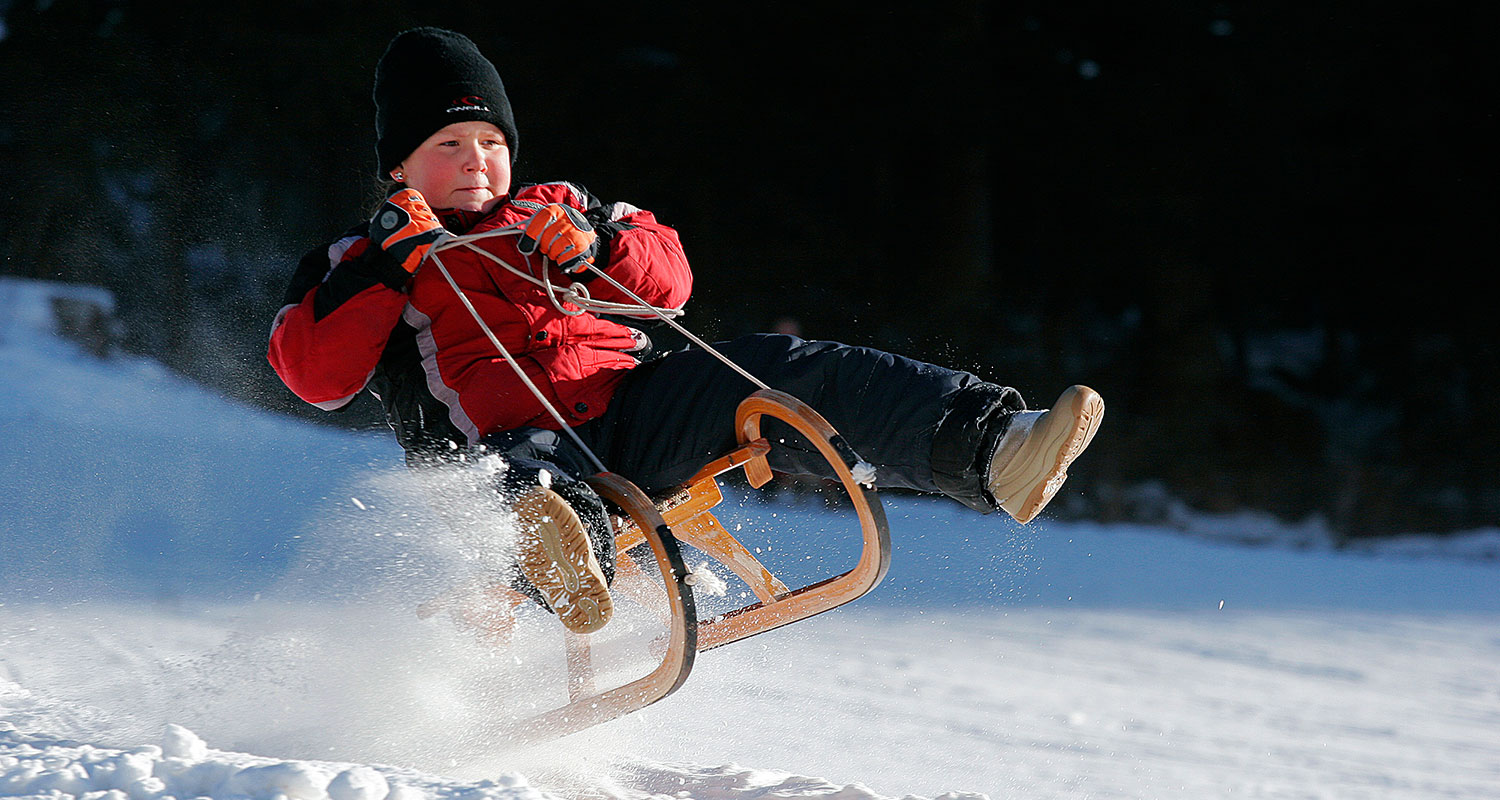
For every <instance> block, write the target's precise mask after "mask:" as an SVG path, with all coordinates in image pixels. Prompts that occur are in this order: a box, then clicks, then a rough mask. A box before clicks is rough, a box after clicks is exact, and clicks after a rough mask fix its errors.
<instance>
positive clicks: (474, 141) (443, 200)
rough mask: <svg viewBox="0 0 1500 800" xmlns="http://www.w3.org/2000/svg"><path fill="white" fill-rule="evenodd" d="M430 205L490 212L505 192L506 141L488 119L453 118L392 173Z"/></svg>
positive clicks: (507, 186) (507, 176)
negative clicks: (468, 119)
mask: <svg viewBox="0 0 1500 800" xmlns="http://www.w3.org/2000/svg"><path fill="white" fill-rule="evenodd" d="M391 174H392V177H394V176H395V175H397V174H401V175H402V176H403V178H404V180H403V181H402V182H403V183H405V184H406V185H407V186H409V187H411V188H413V189H416V190H417V191H419V192H421V193H422V197H423V198H425V199H426V200H427V205H429V206H431V207H433V208H456V209H462V210H464V211H489V210H490V208H491V207H493V206H494V205H495V203H496V202H498V201H499V200H500V198H502V197H505V196H506V195H507V194H509V193H510V145H509V143H507V142H506V141H505V134H504V133H502V132H501V131H500V129H499V128H497V127H495V126H494V125H492V124H490V123H488V122H478V121H472V122H455V123H453V124H452V125H449V126H447V127H445V128H443V129H442V130H440V131H438V132H437V133H434V134H433V135H431V136H429V137H427V140H426V141H424V142H422V143H421V144H419V145H417V149H415V150H413V151H412V152H411V155H409V156H407V157H406V160H404V161H402V162H401V165H400V166H398V167H396V169H394V170H392V171H391Z"/></svg>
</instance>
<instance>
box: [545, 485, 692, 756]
mask: <svg viewBox="0 0 1500 800" xmlns="http://www.w3.org/2000/svg"><path fill="white" fill-rule="evenodd" d="M587 483H588V484H589V486H591V487H593V489H594V491H596V492H598V493H599V496H600V497H602V498H604V499H605V500H606V501H608V502H610V503H613V504H614V505H615V506H617V507H618V508H619V509H621V510H622V511H624V512H625V513H626V514H629V515H630V518H631V519H633V520H636V521H637V524H638V525H639V526H640V528H638V531H640V530H644V531H649V533H644V534H643V536H642V539H643V540H644V541H647V542H650V544H651V551H652V553H653V554H654V555H655V557H656V563H657V566H658V567H659V568H660V569H661V574H662V578H663V586H664V593H665V596H666V601H667V605H668V608H669V609H670V613H669V614H667V615H666V616H667V618H668V620H669V625H670V633H669V635H668V641H667V644H666V649H665V652H664V654H663V656H662V661H661V663H660V664H658V665H657V666H656V668H655V669H653V670H652V671H651V672H650V673H648V674H646V675H644V676H642V677H640V678H637V679H636V680H634V681H631V682H630V683H627V684H625V685H623V686H618V687H616V688H614V689H610V690H607V691H605V692H600V693H595V692H594V690H593V670H592V667H591V665H590V663H589V649H588V637H587V636H583V635H578V634H571V633H569V634H566V646H567V650H568V670H569V680H568V694H569V702H568V704H567V705H564V706H561V707H559V708H556V709H553V710H551V711H548V712H546V713H544V714H540V715H538V716H535V717H532V718H530V719H528V720H526V721H525V722H523V723H522V724H521V725H520V726H519V728H518V729H517V731H516V734H517V736H518V737H519V738H521V739H525V740H540V739H550V738H555V737H559V736H566V735H568V734H570V733H574V732H577V731H581V730H583V729H584V728H587V727H590V726H593V725H597V724H599V723H601V722H607V721H609V720H611V719H614V718H616V717H619V716H623V715H625V714H628V713H630V712H632V711H635V710H637V709H640V708H644V707H646V706H648V705H651V704H652V703H654V702H656V701H657V700H660V699H662V698H663V697H666V696H667V695H669V694H671V693H672V692H674V691H677V689H678V687H680V686H682V684H683V682H684V681H686V680H687V676H688V673H689V672H691V671H692V669H693V656H694V654H695V653H696V652H697V649H698V647H697V619H698V617H697V611H696V607H695V605H694V603H693V593H692V592H691V591H689V590H688V575H689V573H688V569H687V566H686V564H685V563H684V561H683V560H682V551H681V549H680V548H679V547H678V546H677V540H676V539H674V538H673V537H672V533H671V531H670V530H669V529H668V528H667V523H666V522H665V521H664V520H663V519H662V517H661V514H660V512H658V511H657V510H656V506H655V504H653V503H652V502H651V500H650V499H649V498H647V497H646V495H645V493H643V492H642V491H641V490H640V489H639V488H637V487H636V485H635V484H633V483H631V482H630V481H627V480H625V479H624V478H622V477H620V476H619V475H615V474H614V473H610V472H601V473H599V474H598V475H595V476H593V477H591V478H588V479H587Z"/></svg>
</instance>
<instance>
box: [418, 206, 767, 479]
mask: <svg viewBox="0 0 1500 800" xmlns="http://www.w3.org/2000/svg"><path fill="white" fill-rule="evenodd" d="M522 225H523V223H515V224H512V225H507V226H505V227H502V228H496V229H495V230H492V231H485V232H484V233H476V234H468V235H464V236H450V237H447V238H446V239H444V240H443V241H441V242H439V243H438V244H436V245H434V246H433V248H432V249H431V250H430V251H428V253H427V259H428V260H430V261H432V263H433V264H435V265H436V266H437V268H438V272H440V273H442V275H443V278H444V279H445V280H447V281H448V285H449V286H450V287H452V288H453V292H454V294H456V295H458V299H459V301H460V302H461V303H463V306H464V308H466V309H468V311H469V316H471V317H473V318H474V322H475V323H476V324H478V325H479V329H480V330H481V331H483V332H484V335H485V336H486V337H487V338H488V339H489V340H490V344H492V345H494V347H495V350H496V351H498V352H499V353H500V356H501V357H502V358H504V359H505V363H507V364H509V365H510V368H511V369H512V370H513V371H514V372H515V373H516V376H517V377H519V378H520V379H521V382H522V383H523V384H525V385H526V388H527V389H528V390H530V392H531V394H532V396H534V397H535V398H536V399H537V402H539V403H541V404H542V407H543V408H545V409H546V410H547V413H548V414H550V415H551V416H552V418H553V419H554V420H556V421H557V424H558V425H559V426H561V428H562V430H563V431H564V432H565V433H566V434H567V435H568V437H569V438H571V439H572V440H573V443H574V444H576V445H578V448H579V449H580V450H582V451H583V452H584V454H585V455H587V456H588V458H589V461H591V462H593V464H594V466H595V467H596V468H597V469H598V470H599V471H600V472H608V471H609V470H608V469H607V468H606V467H605V466H604V462H603V461H601V460H600V459H599V457H598V456H597V455H595V454H594V451H593V450H591V449H589V446H588V445H586V444H584V443H583V439H582V438H580V437H579V435H578V433H577V432H576V431H574V430H573V427H572V426H571V425H569V424H568V422H567V420H565V419H563V416H562V414H561V413H559V412H558V410H557V407H556V406H554V405H552V401H550V400H548V399H547V397H546V395H544V394H543V393H542V390H541V389H540V388H539V387H538V386H537V385H536V384H535V383H534V382H532V380H531V378H530V376H528V375H527V374H526V370H525V369H523V368H522V367H521V364H520V362H518V361H516V359H515V357H514V356H512V355H511V354H510V351H509V350H506V349H505V345H503V344H501V343H500V337H498V336H496V335H495V332H494V331H493V330H491V329H490V326H489V325H488V324H487V323H485V321H484V318H483V317H481V316H480V315H479V311H478V309H476V308H474V304H473V303H472V302H470V301H469V296H468V295H466V294H464V290H463V289H462V288H460V287H459V285H458V281H455V280H454V279H453V275H452V274H450V273H449V272H448V268H447V266H445V265H444V264H443V260H442V258H440V257H439V256H438V252H439V251H441V250H448V249H451V248H455V247H464V248H467V249H469V250H472V251H474V252H476V253H479V254H480V255H482V256H484V257H486V258H488V259H490V260H491V261H493V262H495V263H496V264H498V265H500V266H501V267H502V268H504V269H505V270H507V271H509V272H511V273H514V274H515V275H517V276H519V277H520V278H522V279H524V280H526V281H527V282H529V283H532V284H534V285H536V286H539V287H541V288H542V290H543V291H545V292H546V294H547V297H548V299H549V300H551V302H552V306H553V307H554V308H556V309H557V310H558V311H559V312H561V313H563V314H566V315H568V316H570V317H572V316H579V315H581V314H584V313H590V312H591V313H595V314H613V315H618V316H627V317H631V318H634V319H650V318H652V317H655V318H657V319H659V320H661V321H662V322H665V323H667V324H668V325H670V326H672V328H674V329H676V330H677V332H678V333H681V334H682V335H683V336H685V337H687V339H688V340H689V341H691V342H692V343H693V344H696V345H697V346H699V347H701V348H703V349H704V350H705V351H707V352H708V353H711V354H712V355H713V356H714V357H715V358H717V359H719V360H720V361H722V362H724V364H725V365H726V366H728V367H729V368H730V369H732V370H734V371H735V372H737V373H739V374H740V375H741V376H742V377H744V378H745V379H746V380H748V381H750V382H751V383H753V384H755V385H756V386H758V387H760V388H762V389H770V388H771V387H770V386H769V385H767V384H766V383H765V382H764V381H762V380H761V379H759V378H757V377H755V376H754V375H751V374H750V373H749V372H748V371H746V370H745V369H744V368H743V367H741V366H740V365H739V364H736V363H734V362H733V361H731V360H730V359H729V357H728V356H726V355H724V354H723V353H720V352H719V351H718V350H716V349H714V348H713V347H712V346H711V345H709V344H708V343H707V342H705V341H703V340H702V339H700V338H698V336H696V335H694V334H693V332H692V331H689V330H688V329H687V328H684V327H683V326H682V325H681V324H679V323H678V322H677V321H676V319H675V318H676V317H680V316H682V315H683V314H684V313H686V312H684V311H683V310H682V309H680V308H659V307H657V306H653V305H651V304H650V303H648V302H646V301H645V300H643V299H641V296H640V295H638V294H636V293H635V292H632V291H631V290H630V289H629V288H627V287H626V286H625V285H624V284H622V283H620V282H619V281H617V280H615V279H614V278H612V277H610V276H609V275H606V274H605V272H604V270H603V269H601V268H599V267H597V266H594V265H593V264H589V263H587V262H585V266H586V267H587V268H588V270H589V271H590V272H592V273H594V274H595V275H597V276H598V277H601V278H603V279H604V280H605V281H608V282H609V283H610V284H611V285H613V286H614V287H615V288H616V289H618V290H620V291H621V292H622V293H624V294H625V296H626V297H629V298H630V299H631V300H633V301H634V303H612V302H609V301H606V300H595V299H593V298H592V297H590V296H589V293H588V288H587V287H585V286H584V285H583V284H581V283H575V284H572V285H570V286H568V287H567V288H563V287H560V286H556V285H554V284H553V283H552V280H551V277H550V275H549V274H548V270H547V269H546V267H545V265H544V266H543V268H542V276H543V277H542V278H537V277H536V276H535V275H533V274H531V272H530V271H528V270H522V269H520V268H518V267H516V266H513V265H511V264H509V263H507V262H506V261H505V260H504V259H502V258H500V257H499V256H497V255H495V254H494V253H491V252H489V251H488V250H485V249H483V248H480V247H478V246H477V245H475V244H474V243H475V242H476V241H478V240H480V239H485V238H489V237H491V236H519V235H520V233H521V227H522ZM527 266H528V267H529V266H531V260H530V258H529V257H528V258H527ZM564 304H571V305H572V306H574V307H575V309H576V310H572V311H570V310H568V309H567V308H565V307H564Z"/></svg>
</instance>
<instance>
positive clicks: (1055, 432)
mask: <svg viewBox="0 0 1500 800" xmlns="http://www.w3.org/2000/svg"><path fill="white" fill-rule="evenodd" d="M1103 418H1104V400H1103V399H1102V398H1101V397H1099V393H1098V392H1096V391H1094V390H1093V389H1090V388H1089V387H1087V386H1072V387H1069V388H1068V389H1067V390H1066V391H1064V392H1063V393H1062V396H1061V397H1059V398H1057V404H1056V405H1054V406H1053V407H1052V409H1051V410H1049V411H1021V412H1018V413H1016V414H1013V415H1011V417H1010V421H1009V423H1008V424H1007V426H1006V428H1005V433H1004V434H1003V435H1001V437H1000V444H999V446H997V447H996V448H995V455H994V456H993V457H992V458H991V459H990V472H989V490H990V494H991V495H992V496H994V498H995V502H997V503H999V504H1000V507H1001V508H1003V509H1005V511H1006V512H1007V513H1008V514H1010V515H1011V516H1012V517H1015V519H1016V521H1017V522H1019V523H1022V524H1023V525H1024V524H1025V523H1027V522H1030V521H1031V520H1032V519H1034V518H1035V517H1036V515H1037V514H1040V513H1041V511H1042V509H1043V508H1045V507H1046V505H1047V503H1048V501H1050V500H1051V499H1052V496H1053V495H1055V494H1057V490H1058V489H1061V488H1062V484H1063V481H1064V480H1066V479H1067V477H1068V465H1069V464H1071V463H1073V459H1075V458H1077V457H1078V454H1079V453H1082V452H1083V449H1084V448H1085V447H1088V446H1089V442H1091V441H1093V439H1094V432H1095V431H1097V430H1099V421H1100V420H1101V419H1103Z"/></svg>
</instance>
